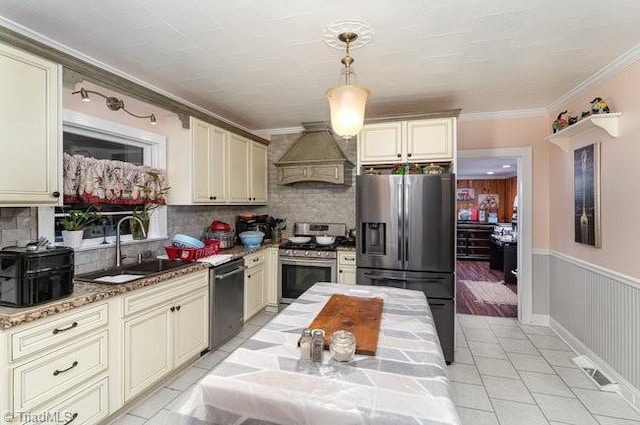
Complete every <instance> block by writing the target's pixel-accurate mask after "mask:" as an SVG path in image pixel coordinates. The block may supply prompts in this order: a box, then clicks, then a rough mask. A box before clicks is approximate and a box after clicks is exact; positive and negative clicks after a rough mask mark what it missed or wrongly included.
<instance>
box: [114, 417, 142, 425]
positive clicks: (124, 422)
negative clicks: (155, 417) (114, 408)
mask: <svg viewBox="0 0 640 425" xmlns="http://www.w3.org/2000/svg"><path fill="white" fill-rule="evenodd" d="M146 421H147V420H146V419H145V418H141V417H138V416H133V415H124V416H121V417H119V418H118V419H115V420H113V421H111V422H109V425H142V424H144V423H145V422H146Z"/></svg>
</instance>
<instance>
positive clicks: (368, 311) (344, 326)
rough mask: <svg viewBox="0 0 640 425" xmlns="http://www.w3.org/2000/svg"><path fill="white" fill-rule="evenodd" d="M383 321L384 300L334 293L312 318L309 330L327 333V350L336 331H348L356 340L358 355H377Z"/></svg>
mask: <svg viewBox="0 0 640 425" xmlns="http://www.w3.org/2000/svg"><path fill="white" fill-rule="evenodd" d="M381 319H382V298H366V297H353V296H351V295H342V294H334V295H332V296H331V298H329V301H327V303H326V304H325V306H324V307H323V308H322V310H320V313H318V315H317V316H316V318H315V319H313V322H311V324H310V325H309V329H322V330H323V331H324V346H325V349H327V350H328V349H329V339H330V338H331V335H332V334H333V333H334V332H335V331H339V330H345V331H349V332H351V333H352V334H353V335H354V336H355V337H356V353H357V354H364V355H367V356H375V355H376V347H377V346H378V334H379V333H380V321H381Z"/></svg>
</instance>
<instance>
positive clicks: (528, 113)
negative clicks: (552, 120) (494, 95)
mask: <svg viewBox="0 0 640 425" xmlns="http://www.w3.org/2000/svg"><path fill="white" fill-rule="evenodd" d="M548 115H549V114H548V113H547V110H546V109H545V108H532V109H514V110H512V111H494V112H473V113H469V114H461V115H460V118H459V120H460V121H486V120H497V119H504V118H526V117H542V116H543V117H547V116H548Z"/></svg>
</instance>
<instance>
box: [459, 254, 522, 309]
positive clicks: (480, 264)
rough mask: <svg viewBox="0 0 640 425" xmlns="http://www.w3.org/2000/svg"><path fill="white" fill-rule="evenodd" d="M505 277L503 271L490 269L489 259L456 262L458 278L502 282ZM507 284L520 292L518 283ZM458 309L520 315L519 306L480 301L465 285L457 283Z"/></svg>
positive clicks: (514, 290)
mask: <svg viewBox="0 0 640 425" xmlns="http://www.w3.org/2000/svg"><path fill="white" fill-rule="evenodd" d="M503 277H504V273H503V272H501V271H498V270H490V269H489V262H488V261H458V262H457V263H456V280H476V281H487V282H502V280H503ZM506 286H507V287H508V288H509V289H511V290H512V291H513V292H515V293H517V292H518V286H517V285H506ZM456 311H457V312H458V313H464V314H477V315H481V316H498V317H518V306H515V305H498V304H489V303H483V302H478V301H476V299H475V298H474V297H473V295H472V294H471V292H470V291H469V290H468V289H467V288H466V287H464V286H463V285H456Z"/></svg>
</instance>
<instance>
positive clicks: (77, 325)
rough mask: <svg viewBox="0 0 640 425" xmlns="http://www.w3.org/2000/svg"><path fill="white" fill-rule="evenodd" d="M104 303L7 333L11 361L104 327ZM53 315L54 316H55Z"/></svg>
mask: <svg viewBox="0 0 640 425" xmlns="http://www.w3.org/2000/svg"><path fill="white" fill-rule="evenodd" d="M107 315H108V308H107V304H106V303H102V304H100V305H95V306H93V305H92V306H91V308H87V309H83V310H82V311H77V310H73V311H72V312H70V313H69V314H64V315H60V317H59V318H56V320H51V321H49V320H47V321H46V323H43V324H41V325H38V326H32V327H29V328H28V329H25V330H22V331H18V332H13V333H12V334H11V360H18V359H21V358H22V357H24V356H27V355H29V354H32V353H35V352H36V351H40V350H45V349H48V348H50V347H52V346H54V345H56V344H62V343H64V342H67V341H69V340H72V339H75V338H77V337H78V335H80V334H83V333H86V332H89V331H91V330H94V329H97V328H99V327H101V326H104V325H106V324H107V322H108V317H107ZM56 317H57V316H56Z"/></svg>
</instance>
